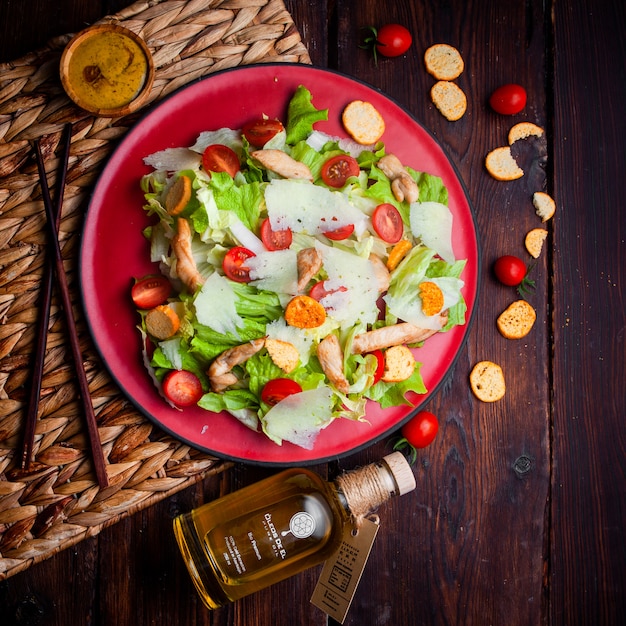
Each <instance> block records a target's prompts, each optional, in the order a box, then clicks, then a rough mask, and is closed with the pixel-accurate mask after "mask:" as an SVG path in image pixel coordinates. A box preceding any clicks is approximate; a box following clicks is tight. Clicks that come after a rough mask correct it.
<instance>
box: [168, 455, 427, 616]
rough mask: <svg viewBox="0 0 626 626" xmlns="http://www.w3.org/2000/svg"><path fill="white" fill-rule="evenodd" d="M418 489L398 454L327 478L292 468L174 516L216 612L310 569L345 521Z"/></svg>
mask: <svg viewBox="0 0 626 626" xmlns="http://www.w3.org/2000/svg"><path fill="white" fill-rule="evenodd" d="M414 488H415V477H414V476H413V471H412V469H411V466H410V465H409V464H408V463H407V461H406V459H405V458H404V456H403V455H402V453H400V452H394V453H393V454H390V455H388V456H386V457H384V458H383V459H382V461H380V462H379V463H373V464H371V465H367V466H365V467H362V468H360V469H357V470H353V471H351V472H347V473H345V474H342V475H341V476H338V477H337V479H336V480H335V481H333V482H327V481H325V480H324V479H322V478H321V477H320V476H319V475H318V474H316V473H314V472H312V471H310V470H308V469H302V468H290V469H287V470H284V471H282V472H280V473H279V474H276V475H275V476H272V477H270V478H267V479H265V480H263V481H260V482H258V483H255V484H253V485H250V486H248V487H244V488H243V489H240V490H239V491H235V492H233V493H231V494H228V495H226V496H224V497H223V498H219V499H218V500H215V501H213V502H210V503H208V504H205V505H203V506H201V507H199V508H197V509H194V510H193V511H191V512H189V513H186V514H184V515H179V516H178V517H177V518H176V519H175V520H174V534H175V536H176V540H177V541H178V545H179V547H180V550H181V552H182V555H183V558H184V560H185V563H186V565H187V569H188V570H189V573H190V575H191V578H192V580H193V582H194V584H195V586H196V589H197V590H198V593H199V594H200V596H201V598H202V600H203V602H204V603H205V604H206V606H207V607H209V608H210V609H215V608H218V607H220V606H223V605H224V604H226V603H228V602H234V601H236V600H238V599H240V598H243V597H244V596H247V595H249V594H251V593H254V592H256V591H259V590H260V589H263V588H265V587H268V586H270V585H272V584H274V583H276V582H278V581H280V580H283V579H285V578H288V577H289V576H293V575H294V574H296V573H298V572H301V571H303V570H305V569H307V568H309V567H313V566H315V565H317V564H319V563H321V562H323V561H325V560H326V559H327V558H328V557H329V556H331V555H332V554H333V553H334V552H335V551H336V550H337V548H338V547H339V545H340V543H341V536H342V534H343V530H344V527H345V525H346V524H352V525H354V526H355V528H356V529H358V524H359V519H362V518H363V517H364V516H366V515H367V514H369V513H371V512H373V511H374V510H375V509H376V508H377V507H378V506H379V505H380V504H382V503H383V502H385V501H386V500H388V499H389V498H391V497H392V496H396V495H402V494H404V493H407V492H409V491H412V490H413V489H414Z"/></svg>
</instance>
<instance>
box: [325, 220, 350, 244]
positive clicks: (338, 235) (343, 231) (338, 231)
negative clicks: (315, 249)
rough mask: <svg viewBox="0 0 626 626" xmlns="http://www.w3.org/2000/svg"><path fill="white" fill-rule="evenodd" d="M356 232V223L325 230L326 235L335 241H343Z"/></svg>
mask: <svg viewBox="0 0 626 626" xmlns="http://www.w3.org/2000/svg"><path fill="white" fill-rule="evenodd" d="M353 232H354V224H346V225H345V226H341V227H340V228H335V229H334V230H327V231H324V236H325V237H328V238H329V239H332V240H333V241H343V240H344V239H347V238H348V237H349V236H350V235H351V234H352V233H353Z"/></svg>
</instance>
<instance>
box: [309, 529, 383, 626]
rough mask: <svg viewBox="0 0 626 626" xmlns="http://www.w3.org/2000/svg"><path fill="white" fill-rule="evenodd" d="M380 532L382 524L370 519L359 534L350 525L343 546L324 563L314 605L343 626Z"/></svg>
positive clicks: (314, 593)
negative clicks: (379, 528)
mask: <svg viewBox="0 0 626 626" xmlns="http://www.w3.org/2000/svg"><path fill="white" fill-rule="evenodd" d="M377 533H378V523H377V522H373V521H371V520H369V519H367V518H365V519H364V520H363V524H362V526H361V527H360V528H359V531H358V533H354V532H353V528H352V526H351V525H350V524H347V525H346V526H345V528H344V532H343V537H342V541H341V545H340V546H339V548H338V549H337V551H336V552H335V553H334V554H333V556H331V557H330V558H329V559H328V560H327V561H326V562H325V563H324V567H323V568H322V573H321V575H320V578H319V580H318V581H317V585H316V586H315V589H314V590H313V596H312V597H311V602H312V603H313V604H314V605H315V606H316V607H317V608H318V609H321V610H322V611H324V612H325V613H327V614H328V615H329V616H330V617H332V618H333V619H334V620H336V621H338V622H340V623H341V624H343V622H344V620H345V619H346V615H347V614H348V609H349V608H350V604H352V599H353V598H354V594H355V593H356V588H357V585H358V584H359V580H361V576H362V574H363V570H364V569H365V564H366V563H367V559H368V558H369V555H370V552H371V550H372V546H373V545H374V539H376V534H377Z"/></svg>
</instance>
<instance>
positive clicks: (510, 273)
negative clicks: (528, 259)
mask: <svg viewBox="0 0 626 626" xmlns="http://www.w3.org/2000/svg"><path fill="white" fill-rule="evenodd" d="M493 271H494V273H495V275H496V278H497V279H498V280H499V281H500V282H501V283H502V284H503V285H509V286H510V287H515V286H516V285H521V284H522V282H523V281H524V278H525V277H526V264H525V263H524V261H522V260H521V259H518V258H517V257H516V256H513V255H512V254H506V255H504V256H501V257H500V258H499V259H498V260H497V261H496V262H495V263H494V265H493Z"/></svg>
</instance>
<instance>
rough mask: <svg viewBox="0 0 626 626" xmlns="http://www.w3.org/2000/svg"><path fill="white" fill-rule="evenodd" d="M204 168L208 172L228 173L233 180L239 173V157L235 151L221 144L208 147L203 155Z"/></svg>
mask: <svg viewBox="0 0 626 626" xmlns="http://www.w3.org/2000/svg"><path fill="white" fill-rule="evenodd" d="M202 167H204V169H205V170H206V171H207V172H226V173H227V174H229V175H230V176H231V177H232V178H234V176H235V174H236V173H237V172H238V171H239V168H240V165H239V157H238V156H237V155H236V154H235V152H234V150H232V149H231V148H229V147H228V146H224V145H222V144H221V143H214V144H211V145H210V146H207V147H206V148H205V150H204V153H203V154H202Z"/></svg>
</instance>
